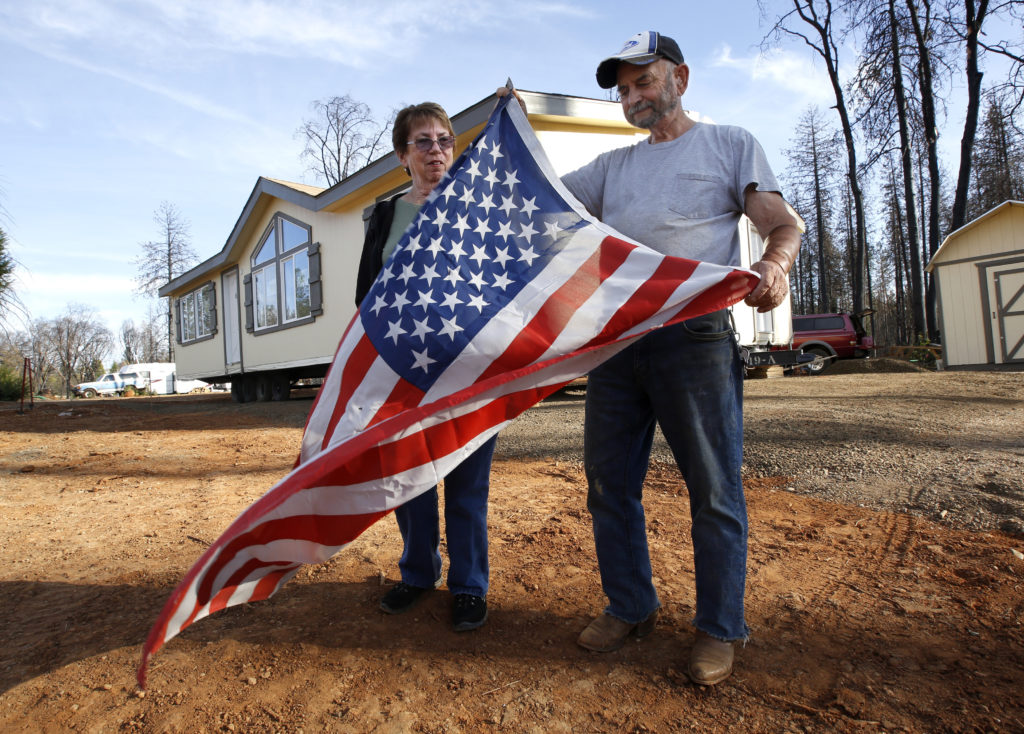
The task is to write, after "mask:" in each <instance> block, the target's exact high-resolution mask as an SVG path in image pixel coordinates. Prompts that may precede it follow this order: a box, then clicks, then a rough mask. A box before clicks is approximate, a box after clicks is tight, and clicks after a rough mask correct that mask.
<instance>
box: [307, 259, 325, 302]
mask: <svg viewBox="0 0 1024 734" xmlns="http://www.w3.org/2000/svg"><path fill="white" fill-rule="evenodd" d="M307 255H308V256H309V313H310V314H311V315H312V316H320V315H321V314H322V313H323V312H324V289H323V284H322V282H321V281H320V243H319V242H314V243H313V244H311V245H310V246H309V250H308V251H307Z"/></svg>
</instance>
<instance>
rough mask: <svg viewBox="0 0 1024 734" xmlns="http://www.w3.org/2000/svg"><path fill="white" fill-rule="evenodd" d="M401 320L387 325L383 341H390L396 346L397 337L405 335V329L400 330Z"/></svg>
mask: <svg viewBox="0 0 1024 734" xmlns="http://www.w3.org/2000/svg"><path fill="white" fill-rule="evenodd" d="M401 324H402V320H401V319H399V320H398V321H391V322H389V323H388V326H389V327H390V328H388V333H387V334H385V335H384V338H385V339H390V340H391V341H392V342H394V343H395V344H396V345H397V344H398V337H400V336H401V335H402V334H404V333H405V329H403V328H402V325H401Z"/></svg>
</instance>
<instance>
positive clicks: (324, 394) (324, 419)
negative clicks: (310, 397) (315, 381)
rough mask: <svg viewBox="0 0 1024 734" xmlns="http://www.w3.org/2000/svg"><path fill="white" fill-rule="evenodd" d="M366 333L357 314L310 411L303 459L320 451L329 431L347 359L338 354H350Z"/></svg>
mask: <svg viewBox="0 0 1024 734" xmlns="http://www.w3.org/2000/svg"><path fill="white" fill-rule="evenodd" d="M364 333H365V331H364V330H363V324H362V321H361V320H360V319H359V315H358V314H357V315H356V317H355V318H354V319H353V320H352V323H351V324H350V325H349V329H348V331H347V332H346V334H345V336H344V338H343V339H342V340H341V343H340V344H339V345H338V350H337V351H336V352H335V354H334V361H333V362H332V363H331V368H330V370H329V371H328V374H327V379H326V380H324V383H323V385H321V386H320V390H319V391H318V394H317V402H316V408H315V409H314V410H313V412H312V413H310V416H309V420H308V421H307V422H306V430H305V432H304V433H303V434H302V448H301V451H300V454H299V455H300V460H301V461H304V462H305V461H308V460H309V459H310V458H311V457H312V456H315V455H316V454H317V453H319V452H320V447H321V446H322V445H323V439H324V435H325V434H326V432H327V426H328V425H329V424H330V420H331V415H332V413H333V412H334V406H335V405H336V403H337V401H338V394H339V393H340V391H341V376H342V373H343V372H344V371H345V370H344V369H343V368H344V366H345V360H339V359H338V356H339V355H346V357H347V355H350V354H351V353H352V350H353V349H354V348H355V345H356V344H358V343H359V340H360V339H362V337H363V334H364Z"/></svg>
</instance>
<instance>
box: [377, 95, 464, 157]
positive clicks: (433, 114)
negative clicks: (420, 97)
mask: <svg viewBox="0 0 1024 734" xmlns="http://www.w3.org/2000/svg"><path fill="white" fill-rule="evenodd" d="M430 119H434V120H437V121H438V122H440V123H441V124H442V125H444V126H445V127H446V128H448V133H449V134H450V135H455V131H454V130H453V129H452V121H451V120H449V119H448V113H447V112H445V111H444V107H442V106H441V105H439V104H438V103H437V102H420V103H419V104H414V105H409V106H408V107H405V108H404V109H402V110H400V111H399V112H398V115H396V116H395V124H394V127H392V128H391V144H392V145H393V146H394V148H395V152H396V153H399V152H401V151H403V150H405V146H406V145H407V144H408V142H409V131H410V130H412V126H413V125H415V124H416V123H418V122H421V121H423V120H430Z"/></svg>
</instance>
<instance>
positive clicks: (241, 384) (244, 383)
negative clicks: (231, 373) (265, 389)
mask: <svg viewBox="0 0 1024 734" xmlns="http://www.w3.org/2000/svg"><path fill="white" fill-rule="evenodd" d="M231 397H232V398H233V399H234V401H235V402H236V403H251V402H252V401H253V400H255V399H256V382H255V381H254V380H253V379H252V378H251V377H247V376H245V375H238V376H237V377H236V378H235V379H233V380H231Z"/></svg>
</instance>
